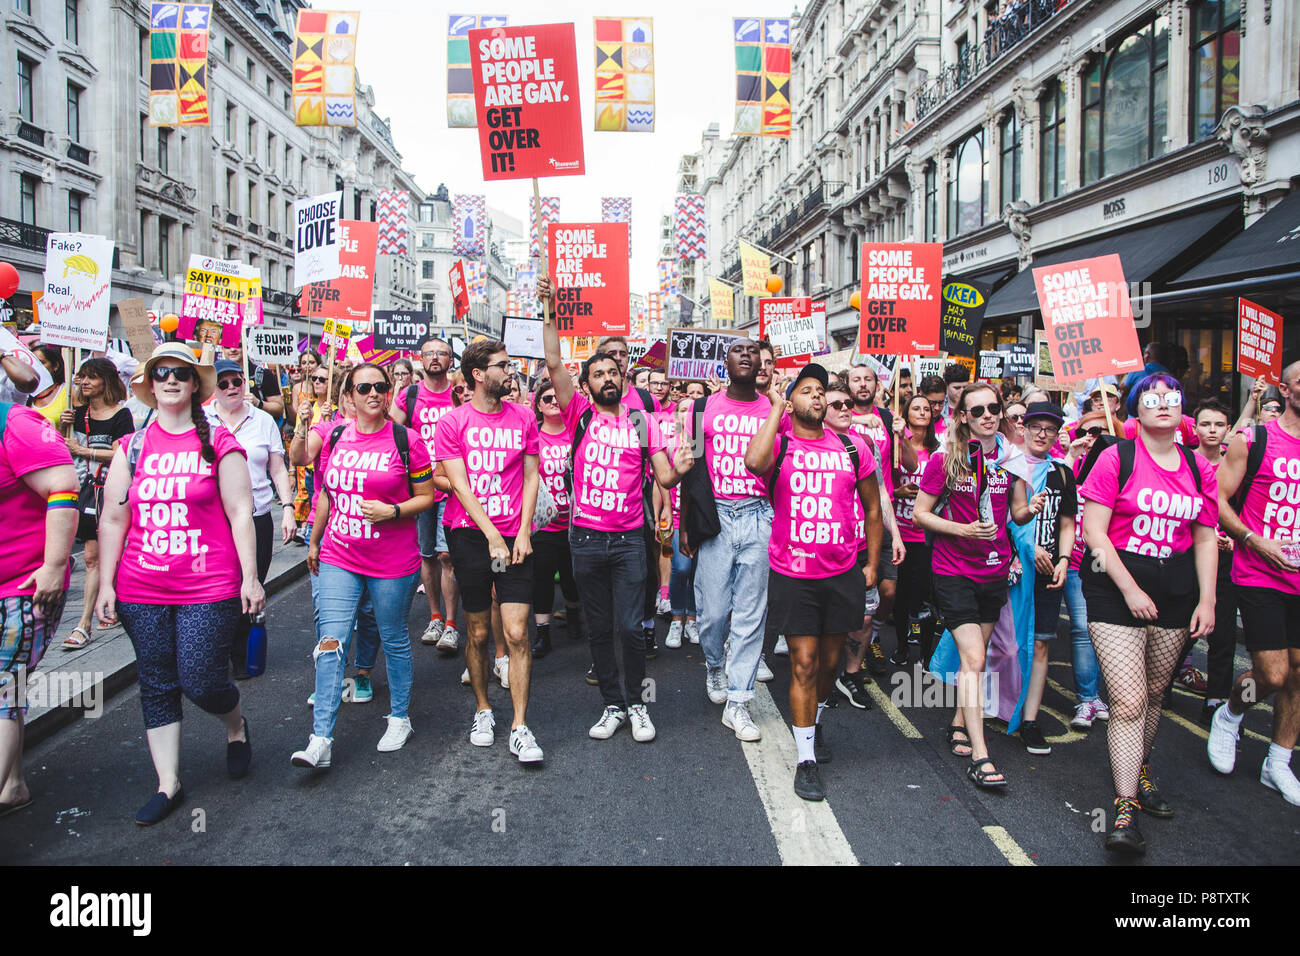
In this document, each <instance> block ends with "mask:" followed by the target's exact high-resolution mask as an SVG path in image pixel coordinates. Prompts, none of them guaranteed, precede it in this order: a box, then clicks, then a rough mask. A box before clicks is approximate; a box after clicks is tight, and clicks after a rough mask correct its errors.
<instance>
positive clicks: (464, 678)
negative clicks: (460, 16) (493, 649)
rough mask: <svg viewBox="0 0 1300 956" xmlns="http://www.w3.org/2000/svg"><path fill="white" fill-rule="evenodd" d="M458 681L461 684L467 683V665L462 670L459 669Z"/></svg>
mask: <svg viewBox="0 0 1300 956" xmlns="http://www.w3.org/2000/svg"><path fill="white" fill-rule="evenodd" d="M460 682H461V683H462V684H465V685H466V686H468V685H469V668H468V667H467V668H465V669H464V670H463V671H461V673H460Z"/></svg>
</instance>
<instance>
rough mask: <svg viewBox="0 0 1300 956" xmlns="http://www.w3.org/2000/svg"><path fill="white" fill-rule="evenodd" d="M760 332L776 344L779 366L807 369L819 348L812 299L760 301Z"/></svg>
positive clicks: (796, 298) (773, 347) (775, 349)
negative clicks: (806, 366) (805, 367)
mask: <svg viewBox="0 0 1300 956" xmlns="http://www.w3.org/2000/svg"><path fill="white" fill-rule="evenodd" d="M758 335H759V338H765V339H767V340H768V341H769V342H771V343H772V352H773V355H774V356H775V357H776V367H777V368H779V369H797V368H803V367H804V366H805V365H807V364H808V363H809V362H811V361H812V353H813V352H815V351H816V350H817V327H816V324H815V323H814V322H813V317H812V299H810V298H808V297H807V296H800V297H795V298H780V299H776V298H767V299H763V300H762V301H760V302H759V303H758Z"/></svg>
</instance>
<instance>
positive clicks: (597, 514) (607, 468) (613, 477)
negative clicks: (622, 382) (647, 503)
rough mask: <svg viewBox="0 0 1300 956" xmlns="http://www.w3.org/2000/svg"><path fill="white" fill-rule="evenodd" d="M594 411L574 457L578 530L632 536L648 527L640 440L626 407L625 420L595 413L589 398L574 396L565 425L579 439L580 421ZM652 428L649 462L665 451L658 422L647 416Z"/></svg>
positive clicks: (622, 414)
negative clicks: (619, 533) (610, 532)
mask: <svg viewBox="0 0 1300 956" xmlns="http://www.w3.org/2000/svg"><path fill="white" fill-rule="evenodd" d="M589 409H590V410H592V412H593V414H592V416H591V422H590V424H589V425H588V427H587V430H586V432H585V433H584V434H583V436H582V440H581V441H580V442H578V443H577V445H576V447H575V448H574V453H573V502H572V507H573V514H572V517H571V519H570V520H571V521H572V522H573V525H574V527H577V528H590V529H592V530H593V531H631V530H632V529H633V528H640V527H641V526H642V525H643V524H644V523H645V512H644V505H643V497H642V494H643V492H642V483H641V476H642V466H641V457H642V452H641V437H640V435H639V433H638V431H637V426H636V424H635V423H634V422H633V421H632V418H631V416H630V415H629V414H628V409H627V407H626V406H622V407H621V408H620V414H618V415H608V414H606V413H604V412H602V411H599V410H597V409H595V408H594V407H593V406H592V404H591V403H590V402H589V401H587V399H586V397H585V396H583V395H581V394H577V393H575V394H574V396H573V399H572V400H571V401H570V402H569V407H568V408H566V409H565V410H564V420H565V422H566V423H567V424H568V426H569V428H570V429H571V430H572V431H573V433H574V434H575V435H576V434H577V427H578V420H579V419H580V418H581V417H582V414H583V413H584V412H586V411H588V410H589ZM640 417H641V420H643V421H644V422H645V423H646V426H647V428H648V431H649V434H648V442H649V443H648V446H647V448H646V452H645V457H646V459H647V460H649V458H650V456H652V455H653V454H654V453H655V452H657V451H663V450H664V442H663V438H662V437H661V436H660V434H659V425H658V423H657V422H656V421H655V416H653V415H647V414H645V413H644V412H643V413H642V416H640Z"/></svg>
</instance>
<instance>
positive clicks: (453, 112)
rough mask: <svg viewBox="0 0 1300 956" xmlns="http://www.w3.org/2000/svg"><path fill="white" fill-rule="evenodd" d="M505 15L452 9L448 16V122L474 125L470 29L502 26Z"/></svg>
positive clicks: (461, 126)
mask: <svg viewBox="0 0 1300 956" xmlns="http://www.w3.org/2000/svg"><path fill="white" fill-rule="evenodd" d="M505 25H506V18H505V17H495V16H483V17H479V16H475V15H474V14H469V13H453V14H451V15H450V16H448V17H447V125H448V126H449V127H451V128H452V129H473V128H474V127H475V126H476V125H478V124H477V123H476V122H475V120H474V77H473V75H472V73H473V69H472V67H471V66H470V57H469V31H470V30H473V29H475V28H477V27H503V26H505Z"/></svg>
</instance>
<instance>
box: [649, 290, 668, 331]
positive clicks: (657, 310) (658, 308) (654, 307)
mask: <svg viewBox="0 0 1300 956" xmlns="http://www.w3.org/2000/svg"><path fill="white" fill-rule="evenodd" d="M645 301H646V306H645V315H646V321H647V322H649V323H651V324H654V323H657V322H662V321H663V320H664V306H663V296H662V295H660V294H659V293H658V292H650V293H647V295H646V297H645Z"/></svg>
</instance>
